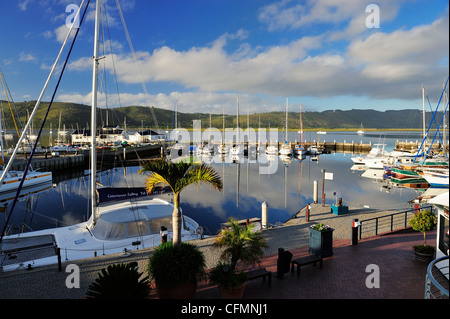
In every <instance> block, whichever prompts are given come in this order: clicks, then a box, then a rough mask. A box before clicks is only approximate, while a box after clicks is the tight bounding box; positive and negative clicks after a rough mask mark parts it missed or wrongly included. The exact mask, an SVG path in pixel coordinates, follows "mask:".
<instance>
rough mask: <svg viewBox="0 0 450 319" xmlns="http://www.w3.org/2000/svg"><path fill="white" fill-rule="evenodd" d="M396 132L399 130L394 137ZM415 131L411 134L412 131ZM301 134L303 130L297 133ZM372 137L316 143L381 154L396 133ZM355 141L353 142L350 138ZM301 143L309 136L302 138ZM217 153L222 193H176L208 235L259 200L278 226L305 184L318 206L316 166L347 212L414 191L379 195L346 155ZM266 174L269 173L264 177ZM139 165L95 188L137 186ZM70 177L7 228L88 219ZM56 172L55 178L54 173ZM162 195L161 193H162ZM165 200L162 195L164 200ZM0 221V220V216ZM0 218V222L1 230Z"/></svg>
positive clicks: (401, 203)
mask: <svg viewBox="0 0 450 319" xmlns="http://www.w3.org/2000/svg"><path fill="white" fill-rule="evenodd" d="M402 133H403V132H402ZM417 134H418V133H417ZM303 135H305V133H304V134H303ZM373 135H377V136H376V138H374V137H372V139H371V138H370V137H369V136H362V137H361V136H357V135H356V133H354V132H350V133H348V132H336V133H333V134H330V133H327V134H325V135H322V136H321V141H323V140H324V139H325V140H328V141H332V140H334V139H335V140H336V141H340V142H342V141H344V140H347V141H351V138H352V137H353V138H354V140H355V141H358V142H359V140H361V139H362V140H363V142H368V141H370V142H372V143H378V142H380V136H382V138H381V139H382V141H381V142H384V143H386V145H387V146H386V149H388V150H392V149H393V148H394V146H395V141H396V139H397V136H395V137H393V138H390V137H388V133H378V134H375V133H374V134H373ZM358 139H359V140H358ZM308 140H309V138H308ZM227 156H228V155H225V157H224V156H221V155H219V156H217V155H216V156H211V157H210V158H206V157H205V158H202V160H204V161H206V162H209V163H210V164H211V165H212V166H213V167H214V168H215V169H216V170H217V171H218V172H219V173H220V174H221V176H222V180H223V190H222V191H221V192H218V191H216V190H214V189H212V188H210V187H209V186H208V185H206V184H205V185H200V186H199V187H198V188H197V187H196V186H189V187H188V188H186V189H185V190H183V192H182V193H181V207H182V209H183V212H184V213H185V214H186V215H188V216H190V217H192V218H194V219H195V220H196V221H198V222H199V223H200V224H201V225H202V226H204V227H206V228H208V229H209V231H210V232H212V233H216V232H217V230H218V229H219V228H220V224H221V223H223V222H225V221H226V220H227V219H228V218H229V217H230V216H233V217H236V218H238V219H245V218H252V217H261V204H262V203H263V202H267V203H268V206H269V209H268V220H269V223H271V224H277V223H282V222H284V221H286V220H287V219H288V218H289V217H291V216H292V215H293V214H295V213H296V212H297V211H298V210H300V209H301V208H303V207H304V206H305V205H306V204H307V203H311V202H312V201H313V185H314V181H317V184H318V185H319V187H318V188H319V202H320V201H321V195H322V193H321V190H322V182H323V179H322V178H323V173H322V171H321V170H322V169H325V170H326V172H330V173H333V180H325V184H324V189H325V194H326V203H327V204H330V203H335V202H336V201H337V199H338V198H342V199H343V203H344V205H348V206H350V207H355V208H359V207H361V208H362V207H370V208H373V209H393V208H395V209H403V208H408V207H409V206H408V201H409V200H411V199H413V198H415V197H416V196H417V193H416V190H413V189H407V188H394V189H391V190H390V192H386V189H385V188H383V185H382V183H380V182H379V181H378V180H377V179H372V178H364V177H361V174H362V173H363V172H364V171H362V170H355V169H354V168H352V166H353V163H352V161H351V160H350V157H351V156H353V155H352V154H349V153H347V154H344V153H332V154H326V155H320V156H319V158H318V160H317V161H313V160H311V158H310V157H306V158H305V159H304V160H298V159H296V158H288V159H286V160H284V161H283V160H281V159H280V158H279V157H276V156H272V157H270V156H266V155H265V154H263V155H262V156H254V157H252V156H251V157H250V158H249V157H246V156H239V157H236V158H233V159H230V158H228V157H227ZM269 169H270V174H268V173H267V172H268V171H269ZM138 170H139V167H126V168H116V169H112V170H108V171H105V172H102V173H101V174H100V175H99V182H100V183H102V184H103V185H113V186H117V187H124V186H129V187H135V186H142V185H143V183H144V178H145V177H144V176H143V175H141V174H138ZM77 174H78V175H77V176H75V177H73V178H69V179H67V180H57V182H55V183H54V187H52V188H51V189H48V190H47V191H46V192H43V193H41V194H36V196H34V197H33V198H34V200H35V202H34V204H33V206H32V211H33V212H32V213H31V215H30V213H29V211H30V207H29V206H28V207H27V203H26V202H19V203H18V204H17V206H16V209H15V212H14V215H13V217H12V219H11V224H14V225H21V224H22V223H23V221H24V215H25V213H26V212H28V215H27V216H32V218H31V219H27V220H26V222H27V225H28V229H33V230H38V229H43V228H49V227H55V226H63V225H66V224H74V223H77V222H81V221H84V220H86V219H87V218H88V217H89V200H88V189H89V178H88V174H89V171H84V170H82V171H81V172H78V173H77ZM55 175H57V174H55ZM166 196H167V195H166ZM169 199H170V197H169ZM7 212H8V209H6V212H5V213H0V214H2V215H4V216H6V213H7ZM0 217H1V215H0ZM4 220H5V218H1V219H0V226H1V227H2V228H3V225H4Z"/></svg>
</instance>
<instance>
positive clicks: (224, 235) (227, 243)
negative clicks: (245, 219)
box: [213, 218, 267, 269]
mask: <svg viewBox="0 0 450 319" xmlns="http://www.w3.org/2000/svg"><path fill="white" fill-rule="evenodd" d="M227 226H228V227H225V228H223V229H222V230H221V231H220V233H219V235H218V236H217V238H216V240H215V242H214V244H213V246H215V247H222V248H225V249H224V250H223V252H222V254H221V256H220V258H221V259H223V260H229V261H230V264H231V268H232V269H235V268H236V265H237V263H238V261H239V260H240V261H242V262H243V263H245V264H255V263H259V262H260V258H261V257H262V256H264V250H263V249H264V248H267V243H266V241H265V239H264V238H263V237H262V233H261V232H260V231H254V230H253V228H254V227H255V224H246V225H242V226H241V225H240V224H239V223H238V221H237V220H236V219H234V218H230V219H229V220H228V224H227Z"/></svg>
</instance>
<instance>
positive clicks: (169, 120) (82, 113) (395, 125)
mask: <svg viewBox="0 0 450 319" xmlns="http://www.w3.org/2000/svg"><path fill="white" fill-rule="evenodd" d="M0 102H1V104H0V105H1V109H2V112H3V113H2V114H3V117H4V122H3V123H4V125H6V129H9V130H11V129H14V122H13V119H12V115H11V111H10V107H9V105H8V103H7V102H5V101H0ZM35 103H36V102H35V101H26V102H18V103H15V105H14V106H15V109H16V112H17V113H15V114H19V115H20V121H21V122H22V123H23V125H25V123H26V120H27V110H28V112H29V113H31V112H32V110H33V107H34V105H35ZM47 108H48V102H42V103H41V105H40V107H39V109H38V111H37V112H36V116H35V118H34V121H33V127H34V129H35V130H37V129H39V128H40V126H41V124H42V119H43V118H44V116H45V113H46V112H47ZM153 112H154V114H155V116H156V119H157V123H158V127H159V128H160V129H171V128H172V125H173V120H174V112H173V110H165V109H159V108H153ZM60 116H61V129H63V128H64V125H65V128H66V129H67V130H72V129H77V128H88V127H89V123H90V106H88V105H83V104H76V103H62V102H55V103H53V104H52V107H51V110H50V112H49V114H48V117H47V121H46V123H45V126H44V128H45V129H49V128H50V127H52V129H54V130H57V129H58V127H59V123H60V122H59V121H60V120H59V119H60ZM209 117H210V115H209V114H207V113H184V112H178V127H183V128H186V129H190V128H192V125H193V124H192V123H193V121H194V120H201V122H202V128H207V127H209ZM431 117H432V114H431V113H430V112H428V113H427V123H429V121H430V120H431ZM441 117H442V112H440V113H438V115H437V116H436V119H437V120H440V119H441ZM285 118H286V114H285V112H282V111H279V112H268V113H258V114H250V115H249V118H248V119H249V123H250V127H253V128H258V126H259V125H260V126H261V127H262V128H269V127H270V128H279V129H283V128H284V125H285ZM299 119H300V114H299V113H298V112H289V114H288V120H289V123H288V128H289V129H291V130H296V129H298V128H299ZM97 120H98V123H97V124H98V125H106V124H108V125H114V126H117V125H119V126H120V127H124V123H125V120H126V125H127V128H134V129H137V128H141V127H143V128H144V129H147V128H156V123H155V121H154V120H153V116H152V109H151V108H149V107H143V106H126V107H119V108H111V109H108V110H106V109H101V112H99V113H98V114H97ZM302 120H303V129H305V130H307V129H359V127H360V126H361V124H362V125H363V127H364V129H419V128H421V127H422V112H421V111H420V110H393V111H384V112H380V111H376V110H356V109H355V110H349V111H343V110H328V111H323V112H303V113H302ZM16 122H17V123H18V121H17V118H16ZM211 125H212V126H213V127H215V128H218V129H222V125H223V117H222V114H212V116H211ZM239 126H240V127H241V128H244V129H245V128H247V114H242V115H240V117H239ZM225 127H227V128H232V127H236V116H235V115H225Z"/></svg>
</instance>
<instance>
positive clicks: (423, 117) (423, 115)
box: [422, 86, 426, 138]
mask: <svg viewBox="0 0 450 319" xmlns="http://www.w3.org/2000/svg"><path fill="white" fill-rule="evenodd" d="M422 121H423V123H422V125H423V138H425V134H426V132H425V88H424V87H423V86H422Z"/></svg>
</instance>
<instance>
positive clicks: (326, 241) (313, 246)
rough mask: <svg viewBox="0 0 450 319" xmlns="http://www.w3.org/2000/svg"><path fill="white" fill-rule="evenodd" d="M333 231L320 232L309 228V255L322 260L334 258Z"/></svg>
mask: <svg viewBox="0 0 450 319" xmlns="http://www.w3.org/2000/svg"><path fill="white" fill-rule="evenodd" d="M333 230H334V229H327V230H323V231H318V230H315V229H312V228H309V253H310V254H313V255H316V256H319V257H322V258H324V257H329V256H332V255H333Z"/></svg>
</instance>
